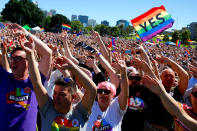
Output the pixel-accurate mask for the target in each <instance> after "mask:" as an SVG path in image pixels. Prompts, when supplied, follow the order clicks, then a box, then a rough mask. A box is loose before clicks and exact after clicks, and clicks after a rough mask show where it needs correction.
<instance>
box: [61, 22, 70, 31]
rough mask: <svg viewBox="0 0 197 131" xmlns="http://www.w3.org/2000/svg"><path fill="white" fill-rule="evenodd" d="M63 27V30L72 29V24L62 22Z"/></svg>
mask: <svg viewBox="0 0 197 131" xmlns="http://www.w3.org/2000/svg"><path fill="white" fill-rule="evenodd" d="M62 29H63V30H71V26H70V25H67V24H64V23H63V24H62Z"/></svg>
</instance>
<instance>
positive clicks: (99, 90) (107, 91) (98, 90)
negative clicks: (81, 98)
mask: <svg viewBox="0 0 197 131" xmlns="http://www.w3.org/2000/svg"><path fill="white" fill-rule="evenodd" d="M103 92H104V94H105V95H109V94H110V93H111V91H110V90H103V89H97V94H103Z"/></svg>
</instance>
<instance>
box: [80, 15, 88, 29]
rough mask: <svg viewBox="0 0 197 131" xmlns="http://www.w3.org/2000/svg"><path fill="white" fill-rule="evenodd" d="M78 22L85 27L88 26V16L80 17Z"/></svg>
mask: <svg viewBox="0 0 197 131" xmlns="http://www.w3.org/2000/svg"><path fill="white" fill-rule="evenodd" d="M78 20H79V21H80V22H81V23H82V24H83V26H84V27H86V26H88V16H85V15H79V16H78Z"/></svg>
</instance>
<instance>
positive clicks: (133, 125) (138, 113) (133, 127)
mask: <svg viewBox="0 0 197 131" xmlns="http://www.w3.org/2000/svg"><path fill="white" fill-rule="evenodd" d="M150 94H151V92H150V91H149V90H148V89H147V88H146V87H144V86H138V87H129V100H128V108H127V111H126V114H125V115H124V117H123V120H122V127H121V128H122V131H143V129H144V128H143V127H144V121H145V111H146V107H147V104H146V102H147V100H148V97H149V95H150Z"/></svg>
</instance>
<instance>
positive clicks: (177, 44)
mask: <svg viewBox="0 0 197 131" xmlns="http://www.w3.org/2000/svg"><path fill="white" fill-rule="evenodd" d="M176 47H178V48H180V47H181V41H180V40H176Z"/></svg>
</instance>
